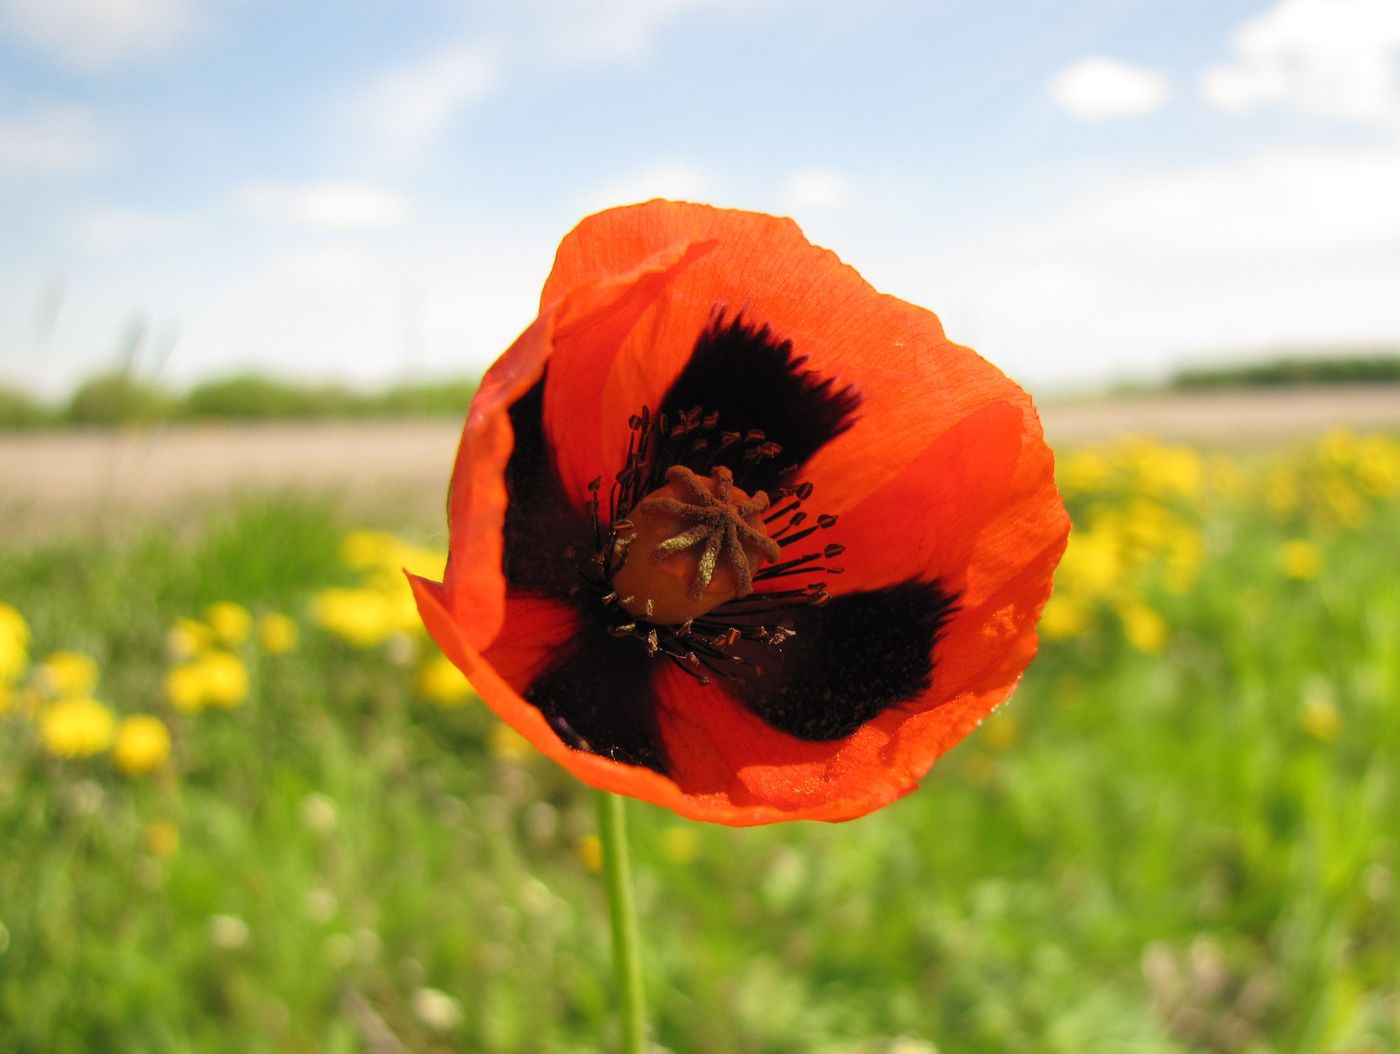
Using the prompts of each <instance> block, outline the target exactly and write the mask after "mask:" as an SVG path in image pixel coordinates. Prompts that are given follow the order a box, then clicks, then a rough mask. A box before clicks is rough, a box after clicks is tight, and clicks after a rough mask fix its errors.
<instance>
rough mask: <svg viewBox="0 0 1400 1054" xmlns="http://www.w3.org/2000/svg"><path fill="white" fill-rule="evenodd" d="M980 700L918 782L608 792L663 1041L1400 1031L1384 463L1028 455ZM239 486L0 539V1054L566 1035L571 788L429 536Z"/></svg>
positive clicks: (591, 918)
mask: <svg viewBox="0 0 1400 1054" xmlns="http://www.w3.org/2000/svg"><path fill="white" fill-rule="evenodd" d="M1060 479H1061V484H1062V487H1063V490H1064V492H1065V495H1066V499H1067V501H1068V502H1069V504H1070V507H1071V511H1072V514H1073V517H1074V521H1075V533H1074V535H1073V538H1072V541H1071V547H1070V550H1069V552H1068V554H1067V556H1066V559H1065V562H1064V564H1063V566H1062V569H1061V571H1060V574H1059V576H1058V578H1057V589H1056V594H1055V596H1054V598H1053V599H1052V601H1051V604H1050V606H1049V607H1048V608H1047V610H1046V614H1045V619H1044V622H1043V625H1042V635H1043V644H1042V651H1041V655H1040V657H1039V658H1038V659H1037V660H1036V662H1035V663H1034V664H1033V665H1032V666H1031V668H1030V670H1029V672H1028V674H1027V675H1026V678H1025V680H1024V682H1023V684H1022V685H1021V687H1020V689H1019V691H1018V693H1017V695H1016V696H1015V698H1014V700H1013V701H1012V702H1011V703H1010V704H1009V705H1008V706H1006V707H1004V708H1003V709H1002V710H1001V711H1000V712H999V713H998V714H997V715H996V716H994V717H993V718H992V719H991V720H989V721H988V722H987V723H986V724H985V725H984V726H983V727H982V728H981V729H979V730H978V731H977V732H976V733H975V734H974V735H973V736H971V737H970V738H969V739H968V740H967V741H966V742H964V743H963V744H961V745H960V746H959V747H957V748H956V749H955V750H954V751H953V752H952V753H951V754H950V755H948V756H947V757H946V758H945V759H944V760H943V761H942V762H940V763H939V764H938V765H937V766H936V767H935V768H934V770H933V771H932V772H931V773H930V774H929V776H928V778H927V780H926V781H925V784H924V786H923V787H922V788H921V789H920V790H919V791H918V792H916V793H914V794H913V795H911V796H909V797H907V798H905V799H903V800H902V801H900V802H898V803H896V804H895V805H893V806H891V807H889V808H887V809H885V810H883V811H881V812H879V813H877V814H875V815H872V816H870V817H867V818H865V819H862V820H859V821H855V822H852V823H848V824H841V825H817V824H794V825H780V826H776V827H769V828H760V829H750V830H733V829H727V828H720V827H711V826H706V825H700V824H695V823H690V822H687V821H683V820H680V819H678V818H677V817H675V816H673V815H671V814H668V813H666V812H663V811H661V810H658V809H656V808H655V807H652V806H650V805H645V804H642V803H629V817H630V820H631V828H632V842H633V854H634V867H635V868H636V878H637V883H638V894H639V900H640V912H641V918H642V927H643V939H644V942H645V949H644V954H645V959H646V967H647V972H648V995H649V999H650V1003H651V1012H652V1022H653V1030H654V1034H655V1036H656V1039H657V1041H658V1043H659V1044H660V1045H661V1046H662V1047H663V1048H664V1049H666V1050H670V1051H674V1052H676V1054H689V1052H731V1051H732V1052H741V1054H837V1052H842V1054H934V1052H935V1051H937V1052H941V1054H963V1052H973V1054H1094V1052H1104V1054H1110V1052H1111V1054H1184V1052H1251V1054H1253V1052H1257V1054H1264V1052H1275V1051H1277V1052H1289V1054H1293V1052H1296V1054H1320V1052H1328V1051H1335V1052H1368V1054H1393V1052H1395V1051H1397V1050H1400V970H1397V963H1400V890H1398V889H1397V871H1400V576H1397V575H1396V574H1395V569H1396V568H1397V567H1400V442H1397V441H1396V440H1395V439H1393V438H1389V437H1385V436H1357V435H1353V434H1350V433H1347V432H1336V433H1333V434H1330V435H1328V436H1326V437H1324V438H1322V439H1320V440H1317V441H1314V442H1308V443H1305V444H1300V445H1296V446H1290V447H1288V448H1285V449H1276V450H1268V451H1259V450H1251V451H1246V452H1221V451H1209V450H1200V449H1195V448H1191V447H1186V446H1165V445H1162V444H1158V443H1153V442H1150V441H1146V440H1124V441H1120V442H1115V443H1112V444H1106V445H1101V446H1093V447H1085V448H1082V449H1078V450H1073V451H1070V452H1068V453H1065V454H1063V455H1062V457H1061V460H1060ZM389 526H391V527H392V528H393V530H392V531H384V530H365V529H361V528H359V525H357V524H354V523H348V522H346V521H345V517H344V513H343V512H342V511H340V510H339V509H338V508H337V506H336V505H335V504H334V503H328V502H319V501H316V500H312V499H308V498H306V497H299V496H295V495H286V494H270V495H263V496H245V497H243V498H240V499H239V500H237V501H234V502H231V503H229V504H227V505H225V506H223V507H221V508H219V509H217V510H215V511H213V512H211V513H210V514H209V515H208V516H207V517H206V518H204V519H203V520H202V521H201V522H199V523H197V524H194V525H192V526H189V527H187V528H182V529H181V530H176V531H172V530H169V529H162V528H158V527H155V526H151V527H147V528H141V529H136V530H132V531H120V532H112V531H107V532H93V533H91V534H85V533H83V532H81V531H71V530H70V531H68V532H59V533H58V534H56V535H55V536H53V537H49V538H38V537H35V538H28V539H26V540H22V541H17V542H11V543H7V544H6V545H5V547H4V550H3V552H0V711H2V712H0V729H3V734H2V735H0V839H3V843H2V844H3V852H0V1051H6V1052H41V1051H42V1052H45V1054H47V1052H54V1054H66V1052H79V1051H94V1050H116V1051H152V1052H165V1051H169V1052H177V1051H198V1052H206V1051H207V1052H215V1051H230V1052H234V1051H236V1052H240V1054H241V1052H260V1051H326V1052H332V1054H334V1052H342V1051H344V1052H352V1051H366V1052H375V1054H388V1052H394V1051H449V1050H467V1051H485V1052H522V1054H523V1052H532V1054H533V1052H540V1051H549V1052H555V1051H558V1052H585V1051H597V1050H602V1049H607V1048H608V1046H609V1044H610V1043H611V1041H612V1039H613V1036H614V1034H615V1033H614V1028H615V1024H614V1022H615V1012H614V1006H613V1002H612V998H613V997H612V992H611V989H610V984H611V972H610V968H609V956H610V948H609V944H608V922H607V915H606V907H605V903H604V899H603V891H602V887H601V882H600V878H599V875H598V874H597V869H598V866H599V850H598V844H597V841H596V838H595V837H594V834H593V798H592V792H590V791H589V790H588V789H587V788H585V787H583V786H581V785H579V784H577V783H576V782H574V781H573V780H572V779H570V778H569V777H567V776H566V775H564V774H563V773H562V772H561V771H560V770H559V769H557V768H556V767H555V766H553V765H552V764H551V763H549V762H547V761H545V760H544V759H542V758H540V757H538V756H537V755H534V754H533V752H532V751H531V750H530V748H528V746H526V745H525V744H524V742H523V740H521V739H520V738H519V737H518V736H516V735H515V734H514V733H513V732H511V731H510V730H509V729H507V728H505V727H504V726H503V725H501V724H500V723H499V722H497V721H496V720H495V719H494V718H493V717H492V715H491V714H490V712H489V711H487V710H486V709H485V708H484V707H483V706H482V705H481V704H480V703H479V702H478V701H476V700H475V698H474V696H473V694H472V692H471V690H470V688H469V687H468V686H467V685H466V683H465V682H464V681H463V680H462V679H461V677H460V676H459V675H458V674H456V673H455V671H454V670H452V669H451V667H449V666H447V665H445V663H443V662H442V661H441V660H440V659H439V658H437V657H436V656H435V653H434V652H433V650H432V649H431V647H430V645H429V644H428V642H427V641H426V639H425V638H424V636H423V635H422V633H421V631H420V630H419V628H418V626H417V620H416V617H415V616H414V613H413V609H412V605H411V602H410V600H409V597H408V594H407V591H406V588H405V586H404V584H403V579H402V577H401V574H400V568H402V567H404V566H408V567H410V568H413V569H414V570H418V571H420V572H424V573H429V574H435V573H436V572H437V571H439V570H440V568H441V561H442V556H441V553H440V552H439V551H437V547H438V546H440V545H441V541H442V532H441V529H440V528H437V527H424V526H422V525H417V526H415V525H395V524H392V523H389Z"/></svg>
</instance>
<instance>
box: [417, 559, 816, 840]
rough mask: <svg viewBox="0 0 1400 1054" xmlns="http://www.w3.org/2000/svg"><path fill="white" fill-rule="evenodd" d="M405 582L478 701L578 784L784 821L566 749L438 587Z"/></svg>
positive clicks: (710, 811) (715, 818)
mask: <svg viewBox="0 0 1400 1054" xmlns="http://www.w3.org/2000/svg"><path fill="white" fill-rule="evenodd" d="M408 580H409V584H410V585H411V586H412V588H413V597H414V600H415V601H416V602H417V604H418V613H419V615H420V616H421V617H422V619H423V625H424V627H425V628H426V629H427V631H428V634H429V636H431V637H432V638H433V640H434V641H435V642H436V643H437V645H438V647H439V648H441V649H442V651H443V654H444V655H446V656H447V658H448V660H449V661H451V663H452V664H453V665H454V666H456V667H457V668H458V669H459V670H461V671H462V673H463V674H464V675H466V677H467V679H468V680H469V681H471V683H472V687H473V688H475V689H476V690H477V692H478V693H479V694H480V695H481V698H482V701H483V702H485V703H486V705H487V706H488V707H490V708H491V710H493V711H494V712H495V713H496V715H497V716H498V717H500V718H501V720H503V721H505V722H506V723H507V724H508V725H510V726H511V727H512V728H514V729H515V730H516V731H517V732H519V733H520V734H521V735H523V736H524V737H525V738H526V739H527V740H529V741H530V743H531V745H532V746H534V747H535V749H536V750H538V751H539V752H540V753H541V754H543V755H545V756H546V757H548V758H550V759H551V760H553V761H555V762H558V763H559V764H560V765H562V766H563V767H564V768H566V769H568V770H569V771H570V772H572V773H573V774H574V775H575V776H577V777H578V778H579V779H580V780H582V781H583V782H584V783H587V784H589V785H590V786H593V787H597V788H599V789H600V790H607V791H612V792H614V793H616V794H626V795H630V796H631V797H634V798H643V799H645V800H647V801H651V802H655V803H656V804H657V805H660V806H662V807H663V808H667V809H672V810H674V811H675V812H677V813H679V814H680V815H682V816H688V817H691V818H692V819H697V820H710V821H712V822H715V823H726V824H733V825H747V824H755V823H774V822H777V821H779V820H786V819H789V818H790V817H789V815H788V814H787V813H786V812H784V811H783V810H782V809H780V808H775V807H771V806H755V807H743V806H740V807H735V806H733V805H732V804H731V803H730V801H729V798H728V796H727V795H725V794H711V795H703V794H702V795H698V796H692V795H688V794H686V793H684V792H683V791H682V790H681V789H680V787H678V786H677V785H676V784H675V783H674V782H673V781H672V780H670V779H668V778H667V777H665V776H663V775H661V774H660V773H658V772H655V771H653V770H652V769H649V768H646V767H644V766H640V765H627V764H624V763H622V762H619V761H613V760H612V759H611V758H606V757H603V756H602V755H599V754H594V753H590V752H589V751H586V750H575V749H574V748H572V747H569V746H567V745H566V744H565V743H564V741H563V740H561V739H560V738H559V736H558V735H557V734H556V733H555V731H554V729H553V728H551V727H550V725H549V723H548V721H546V719H545V716H544V714H542V713H541V712H540V710H539V709H538V708H537V707H535V706H533V705H532V704H530V703H528V702H526V701H525V699H524V698H523V697H522V696H521V694H520V693H519V692H518V691H517V690H516V689H515V688H514V687H512V685H511V684H510V682H509V681H507V680H506V678H505V677H504V676H502V672H501V671H500V670H497V669H496V667H495V666H494V665H493V664H492V663H491V661H490V660H489V659H487V658H486V656H484V655H483V654H482V653H481V652H480V651H478V650H477V649H476V648H474V647H473V646H472V645H471V643H470V642H469V641H468V639H467V636H466V634H465V632H464V631H463V628H462V625H461V622H460V620H459V619H458V618H457V616H456V615H455V614H454V612H453V611H452V609H451V608H450V606H449V603H448V601H449V598H448V596H447V593H446V591H445V589H444V587H443V586H442V585H441V584H439V583H437V582H432V581H430V580H428V579H426V578H419V577H418V576H416V575H409V576H408Z"/></svg>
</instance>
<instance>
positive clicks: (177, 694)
mask: <svg viewBox="0 0 1400 1054" xmlns="http://www.w3.org/2000/svg"><path fill="white" fill-rule="evenodd" d="M165 698H166V699H167V700H168V701H169V703H170V705H171V706H173V707H174V708H175V709H176V710H179V711H181V712H182V713H186V714H192V713H195V712H196V711H198V710H201V709H203V707H204V682H203V680H202V678H201V677H200V674H199V665H198V663H197V662H187V663H181V664H180V665H179V666H175V667H172V668H171V669H169V670H167V671H166V673H165Z"/></svg>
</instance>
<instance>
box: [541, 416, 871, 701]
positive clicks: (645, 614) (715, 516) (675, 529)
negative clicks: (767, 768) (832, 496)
mask: <svg viewBox="0 0 1400 1054" xmlns="http://www.w3.org/2000/svg"><path fill="white" fill-rule="evenodd" d="M628 425H629V427H630V429H631V433H632V435H631V438H630V440H629V442H628V447H627V458H626V462H625V463H624V464H623V466H622V468H621V470H620V471H619V472H618V473H617V474H616V475H615V476H614V477H613V479H612V482H611V485H610V486H609V487H608V489H607V490H606V491H605V490H604V489H603V478H602V477H601V476H600V477H598V478H597V479H595V480H593V481H592V482H591V483H589V484H588V503H587V508H588V512H589V517H590V519H591V520H592V526H593V546H594V552H593V555H592V557H591V558H589V559H587V560H580V559H579V558H580V557H581V556H582V554H581V553H579V552H578V550H577V549H576V548H575V547H573V546H569V547H568V548H567V549H566V550H565V551H564V554H563V555H564V556H565V558H566V559H568V560H574V561H578V563H577V567H578V572H579V579H580V581H579V583H578V585H576V586H574V587H573V588H572V589H571V590H570V592H569V595H570V596H571V597H579V598H581V597H584V596H591V597H592V598H593V600H594V601H595V603H596V604H597V605H598V614H599V616H600V617H601V618H602V619H603V620H604V622H605V624H606V626H607V632H608V633H609V634H610V635H611V636H614V637H619V638H632V639H634V640H636V641H637V642H638V643H640V644H641V645H642V646H643V647H645V648H646V650H647V653H648V654H649V655H652V656H656V657H658V658H664V659H667V660H669V661H670V662H672V663H674V664H675V665H676V666H677V667H679V668H680V669H681V670H683V671H685V672H686V673H688V674H690V675H691V676H693V677H695V678H696V679H697V680H698V681H699V682H700V683H701V684H702V685H707V684H709V683H710V678H711V676H712V675H716V676H720V677H724V678H734V679H748V678H753V677H760V676H762V675H763V668H764V664H765V662H766V659H764V652H765V651H766V650H768V649H772V650H773V651H781V649H782V646H783V644H784V643H785V642H786V641H788V640H789V639H791V638H792V637H793V636H794V635H795V634H796V633H797V630H796V627H795V625H794V622H793V619H792V616H793V615H794V614H795V613H796V612H797V610H798V609H801V608H807V607H823V606H825V605H826V604H827V602H829V601H830V600H831V594H830V593H828V592H827V591H826V582H825V581H823V580H821V579H820V578H816V576H818V575H839V574H840V573H841V568H840V567H839V566H833V565H832V564H831V563H830V561H832V560H836V559H837V558H839V557H840V556H841V554H842V553H844V552H845V548H846V547H845V546H843V545H840V544H839V543H835V544H828V545H821V544H820V543H817V545H816V546H815V547H814V548H813V549H811V550H810V551H808V552H805V553H802V555H800V556H788V555H787V553H788V550H787V547H788V546H790V545H796V544H798V543H801V542H803V541H804V540H805V539H807V538H809V537H810V536H811V535H812V534H814V533H815V532H817V531H825V530H827V529H828V528H831V527H834V526H835V525H836V517H835V516H828V515H825V514H823V515H820V516H817V517H816V518H815V522H812V521H811V520H809V519H808V516H807V513H806V512H804V511H803V510H802V505H803V503H804V502H806V501H807V499H808V498H810V497H811V496H812V484H810V483H798V484H796V485H792V486H780V487H778V489H777V490H775V491H774V493H773V498H774V500H775V501H777V502H778V507H777V508H772V509H770V508H769V499H768V495H767V494H766V493H765V492H764V491H755V492H754V493H753V495H752V496H750V495H749V494H747V493H745V492H744V491H743V490H741V489H740V488H739V487H736V486H735V485H734V472H733V470H732V469H730V468H729V467H728V466H727V465H719V464H716V461H717V460H718V458H719V457H720V456H721V455H728V456H729V457H731V458H732V459H733V463H735V464H737V465H743V466H752V465H756V464H760V463H762V462H763V461H765V460H767V459H770V458H773V457H775V456H776V455H778V454H779V453H781V452H782V447H781V446H779V445H778V444H777V443H774V442H772V441H770V440H769V439H768V438H767V436H765V435H764V433H763V432H762V431H760V430H758V429H750V430H749V431H747V432H738V431H731V430H726V429H723V428H721V427H720V424H719V414H718V413H715V412H713V411H710V412H706V411H705V410H703V409H702V408H700V407H695V408H694V409H691V410H687V411H683V412H681V413H680V414H678V415H677V417H676V418H675V419H671V418H668V415H666V414H664V413H662V414H658V415H656V416H655V417H653V416H652V414H651V411H650V409H648V408H647V407H643V408H642V410H641V412H640V413H638V414H634V415H633V416H632V417H631V419H630V420H629V421H628ZM684 462H688V464H685V463H684ZM692 466H693V468H692ZM696 469H700V470H703V471H706V472H708V473H709V475H708V476H702V475H700V474H699V472H697V471H696ZM663 480H664V482H663ZM634 550H635V552H634ZM778 579H788V580H791V581H793V582H794V586H793V587H792V588H782V585H785V584H786V583H779V582H778ZM797 581H805V582H806V584H805V585H802V586H797V585H796V584H795V583H796V582H797ZM758 582H762V583H764V589H763V591H762V592H754V585H755V583H758Z"/></svg>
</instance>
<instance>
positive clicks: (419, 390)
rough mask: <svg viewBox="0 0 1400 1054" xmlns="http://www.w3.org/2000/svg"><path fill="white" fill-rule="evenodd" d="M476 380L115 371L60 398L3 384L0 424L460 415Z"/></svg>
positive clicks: (21, 426) (29, 425)
mask: <svg viewBox="0 0 1400 1054" xmlns="http://www.w3.org/2000/svg"><path fill="white" fill-rule="evenodd" d="M475 391H476V381H474V380H449V381H433V382H421V383H411V384H407V383H406V384H397V385H393V386H392V387H389V388H385V389H382V390H379V391H373V392H364V391H356V390H355V389H352V388H348V387H346V386H344V385H339V384H311V385H308V384H297V383H295V382H292V381H285V380H278V379H275V378H272V377H266V376H261V375H257V374H241V375H239V376H235V377H224V378H220V379H218V380H210V381H205V382H203V383H201V384H197V385H195V386H194V387H193V388H190V389H189V390H187V391H184V392H176V391H173V390H171V389H169V388H166V387H163V386H161V385H159V384H155V383H153V382H151V381H147V380H142V379H140V378H138V377H133V376H132V375H131V374H130V373H129V372H127V371H123V370H114V371H111V372H107V373H101V374H98V375H96V376H93V377H90V378H88V379H87V380H86V381H84V382H83V383H81V384H80V385H79V386H78V388H77V389H76V390H75V391H74V392H73V394H72V396H71V397H70V398H69V399H68V400H67V401H66V402H64V403H62V404H60V405H51V404H46V403H44V402H41V401H40V400H38V399H36V398H34V397H33V396H32V395H29V394H28V393H27V392H24V391H21V390H20V389H18V388H14V387H10V386H5V385H0V429H11V430H13V429H27V428H44V427H53V426H58V425H141V424H154V423H158V422H176V421H186V422H196V421H307V420H328V419H336V418H364V417H433V416H447V417H460V416H462V415H464V414H465V413H466V411H467V406H468V405H469V404H470V403H471V399H472V395H473V393H475Z"/></svg>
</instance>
